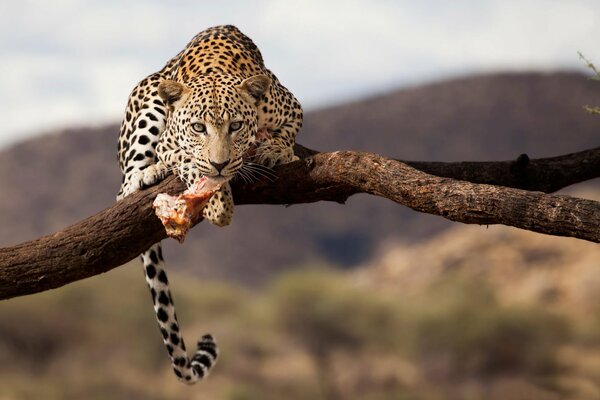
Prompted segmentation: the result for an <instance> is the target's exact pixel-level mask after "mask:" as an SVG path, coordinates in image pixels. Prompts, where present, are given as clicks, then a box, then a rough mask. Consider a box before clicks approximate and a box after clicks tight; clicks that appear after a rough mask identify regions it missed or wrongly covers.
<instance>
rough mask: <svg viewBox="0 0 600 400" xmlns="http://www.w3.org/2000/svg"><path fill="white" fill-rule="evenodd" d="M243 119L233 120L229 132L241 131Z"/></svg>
mask: <svg viewBox="0 0 600 400" xmlns="http://www.w3.org/2000/svg"><path fill="white" fill-rule="evenodd" d="M242 125H243V124H242V121H233V122H232V123H231V124H230V125H229V132H235V131H239V130H240V129H241V128H242Z"/></svg>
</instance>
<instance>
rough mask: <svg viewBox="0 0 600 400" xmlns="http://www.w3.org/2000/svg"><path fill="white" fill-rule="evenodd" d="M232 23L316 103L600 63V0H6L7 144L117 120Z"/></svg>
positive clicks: (308, 105) (305, 100) (0, 26)
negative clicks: (138, 89) (133, 96)
mask: <svg viewBox="0 0 600 400" xmlns="http://www.w3.org/2000/svg"><path fill="white" fill-rule="evenodd" d="M220 24H234V25H236V26H238V28H240V29H241V30H242V32H244V33H245V34H246V35H248V36H249V37H250V38H252V39H253V40H254V42H255V43H256V44H257V45H258V47H259V48H260V49H261V51H262V53H263V58H264V59H265V63H266V65H267V67H268V68H269V69H271V70H272V71H273V72H274V73H275V74H276V75H277V76H278V78H279V80H280V81H282V83H283V84H284V85H285V86H287V87H288V88H289V89H290V90H291V91H292V92H293V93H294V94H295V95H296V96H297V97H298V98H299V100H300V101H301V103H302V104H303V106H304V108H305V109H307V110H311V109H315V108H318V107H321V106H324V105H329V104H335V103H339V102H343V101H347V100H352V99H357V98H361V97H365V96H371V95H374V94H377V93H382V92H387V91H391V90H394V89H397V88H402V87H406V86H413V85H418V84H422V83H427V82H432V81H440V80H444V79H449V78H452V77H457V76H464V75H467V74H471V73H486V72H494V71H506V70H511V71H514V70H543V71H552V70H561V69H582V68H583V62H582V61H581V60H580V59H579V58H578V55H577V52H578V51H581V52H583V53H584V54H585V55H586V57H587V58H589V59H591V60H592V61H596V62H597V63H598V64H600V46H599V38H600V1H599V0H488V1H486V0H455V1H441V0H440V1H434V0H421V1H400V0H395V1H394V0H370V1H359V0H343V1H341V0H340V1H333V0H304V1H282V0H279V1H276V0H261V1H258V0H257V1H243V2H242V1H225V0H223V1H202V0H195V1H194V0H190V1H183V0H144V1H126V0H52V1H47V0H43V1H41V0H40V1H37V0H35V1H34V0H21V1H8V0H2V1H1V2H0V61H1V62H0V120H2V121H3V125H4V126H3V128H2V129H1V130H0V147H4V146H7V145H9V144H11V143H14V142H17V141H19V140H23V139H25V138H27V137H30V136H31V135H35V134H39V133H45V132H50V131H53V130H56V129H61V128H65V127H71V126H88V125H99V124H105V123H114V122H118V121H119V120H120V118H121V115H122V113H123V110H124V107H125V103H126V101H127V97H128V95H129V93H130V91H131V89H132V88H133V87H134V86H135V84H136V83H137V82H138V81H139V80H141V79H142V78H144V77H145V76H147V75H149V74H151V73H153V72H155V71H157V70H159V69H160V68H162V66H163V65H164V64H165V63H166V62H167V61H168V60H169V59H170V58H171V57H172V56H174V55H175V54H176V53H177V52H178V51H179V50H181V49H182V48H183V47H184V46H185V44H186V43H187V42H188V41H189V40H190V39H191V38H192V37H193V36H194V35H195V34H196V33H198V32H199V31H201V30H203V29H205V28H207V27H210V26H214V25H220Z"/></svg>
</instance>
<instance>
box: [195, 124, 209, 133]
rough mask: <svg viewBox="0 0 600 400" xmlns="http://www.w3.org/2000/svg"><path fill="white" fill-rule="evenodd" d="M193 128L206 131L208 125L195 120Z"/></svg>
mask: <svg viewBox="0 0 600 400" xmlns="http://www.w3.org/2000/svg"><path fill="white" fill-rule="evenodd" d="M192 129H193V130H194V131H195V132H198V133H206V125H204V124H202V123H200V122H194V123H193V124H192Z"/></svg>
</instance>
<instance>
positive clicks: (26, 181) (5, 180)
mask: <svg viewBox="0 0 600 400" xmlns="http://www.w3.org/2000/svg"><path fill="white" fill-rule="evenodd" d="M599 103H600V85H598V84H596V83H595V82H590V81H589V80H588V79H587V78H586V77H584V76H582V75H579V74H574V73H554V74H539V73H519V74H517V73H511V74H496V75H485V76H476V77H468V78H463V79H457V80H452V81H448V82H440V83H435V84H430V85H426V86H421V87H415V88H410V89H405V90H400V91H395V92H391V93H389V94H386V95H383V96H379V97H374V98H370V99H366V100H363V101H357V102H353V103H349V104H342V105H339V106H336V107H331V108H327V109H323V110H318V111H314V112H309V113H307V115H306V120H305V127H304V129H303V131H302V132H301V135H300V138H299V142H300V143H302V144H304V145H307V146H309V147H313V148H318V149H321V150H334V149H360V150H366V151H373V152H378V153H382V154H384V155H388V156H393V157H398V158H403V159H413V160H416V159H421V160H447V161H452V160H499V159H509V158H514V157H516V156H517V155H518V154H520V153H523V152H527V153H528V154H529V155H530V156H532V157H541V156H552V155H558V154H563V153H568V152H573V151H577V150H582V149H585V148H590V147H595V146H598V145H599V144H600V139H599V138H600V133H599V132H600V118H597V117H594V116H590V115H588V114H586V113H585V112H584V111H583V109H582V106H583V105H585V104H599ZM117 135H118V129H117V126H116V125H114V126H108V127H104V128H97V129H91V128H84V129H72V130H68V131H64V132H58V133H55V134H52V135H45V136H40V137H38V138H36V139H33V140H30V141H27V142H24V143H21V144H18V145H15V146H13V147H11V148H8V149H5V150H3V151H2V152H0V187H2V188H3V190H2V192H3V195H2V196H1V197H0V220H1V221H2V222H3V223H2V228H1V230H0V245H9V244H14V243H17V242H20V241H23V240H27V239H32V238H34V237H37V236H39V235H42V234H46V233H50V232H52V231H54V230H57V229H60V228H62V227H64V226H66V225H67V224H70V223H73V222H75V221H77V220H79V219H82V218H84V217H86V216H88V215H91V214H93V213H95V212H97V211H99V210H101V209H102V208H105V207H108V206H110V205H111V204H112V203H113V201H114V200H113V199H114V194H115V193H116V192H117V189H118V186H119V183H120V175H119V171H118V168H117V162H116V140H117ZM451 225H452V224H451V223H449V222H447V221H445V220H443V219H441V218H438V217H432V216H427V215H422V214H418V213H415V212H412V211H411V210H407V209H404V208H402V207H399V206H397V205H395V204H393V203H391V202H389V201H386V200H382V199H378V198H371V197H368V196H355V197H353V198H351V199H350V200H349V201H348V203H347V204H346V205H345V206H340V205H337V204H326V203H320V204H311V205H297V206H293V207H290V208H284V207H275V206H244V207H239V208H237V209H236V217H235V221H234V224H233V226H230V227H228V228H225V229H217V228H215V227H213V226H210V225H209V224H201V226H199V227H197V228H196V229H195V230H194V231H193V232H192V235H191V237H190V238H189V240H188V241H186V244H185V245H184V246H179V245H177V244H175V243H171V242H169V243H168V245H167V246H166V247H167V249H166V252H167V257H168V259H169V260H170V262H171V265H172V266H173V267H175V268H178V269H180V270H189V271H193V272H194V273H195V274H199V275H201V276H211V277H222V278H230V279H235V280H238V281H243V282H246V283H257V282H262V281H263V280H264V279H266V278H268V277H270V276H271V275H272V273H273V272H275V271H277V270H280V269H287V268H290V266H294V265H299V264H304V263H306V262H309V261H314V260H326V261H329V262H334V263H337V264H339V265H341V266H345V267H351V266H353V265H357V264H359V263H361V262H364V261H365V260H366V259H368V257H370V256H371V255H372V254H373V252H374V251H375V250H376V249H377V247H378V245H379V243H381V242H385V241H387V240H391V239H398V238H399V239H402V240H408V241H414V240H418V239H419V238H422V237H423V236H426V235H430V234H432V233H434V232H437V231H439V230H442V229H445V228H447V227H449V226H451ZM233 243H235V245H233ZM200 259H202V260H203V261H202V262H200V261H198V260H200Z"/></svg>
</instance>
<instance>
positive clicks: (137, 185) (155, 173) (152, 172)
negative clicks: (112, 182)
mask: <svg viewBox="0 0 600 400" xmlns="http://www.w3.org/2000/svg"><path fill="white" fill-rule="evenodd" d="M168 172H169V170H168V169H167V167H166V166H165V165H164V164H163V163H157V164H152V165H150V166H148V167H147V168H145V169H144V170H141V171H132V172H131V173H130V174H129V175H128V176H127V177H126V178H125V181H124V182H123V184H122V185H121V191H120V192H119V194H118V195H117V200H121V199H123V198H125V197H127V196H129V195H130V194H132V193H135V192H137V191H139V190H142V189H145V188H147V187H148V186H152V185H154V184H156V183H158V182H160V181H162V180H163V179H164V178H165V177H166V176H167V174H168Z"/></svg>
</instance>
